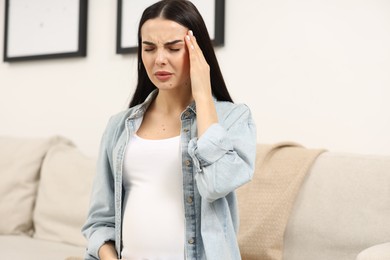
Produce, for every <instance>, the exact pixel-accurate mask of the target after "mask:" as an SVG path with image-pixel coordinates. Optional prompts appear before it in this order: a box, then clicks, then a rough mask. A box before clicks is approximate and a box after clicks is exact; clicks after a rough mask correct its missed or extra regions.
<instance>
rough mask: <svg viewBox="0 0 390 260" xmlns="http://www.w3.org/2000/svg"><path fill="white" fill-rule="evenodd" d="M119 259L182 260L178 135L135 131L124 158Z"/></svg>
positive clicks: (182, 207)
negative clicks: (147, 134) (155, 135)
mask: <svg viewBox="0 0 390 260" xmlns="http://www.w3.org/2000/svg"><path fill="white" fill-rule="evenodd" d="M123 173H124V174H123V185H124V188H125V191H126V192H125V194H126V195H125V197H124V216H123V227H122V228H123V233H122V234H123V235H122V236H123V237H122V239H123V250H122V258H123V259H126V260H146V259H147V260H183V259H184V240H185V223H184V221H185V217H184V204H183V176H182V170H181V151H180V136H177V137H172V138H168V139H162V140H146V139H143V138H140V137H138V136H137V135H134V136H133V137H132V138H130V140H129V144H128V146H127V150H126V153H125V160H124V171H123Z"/></svg>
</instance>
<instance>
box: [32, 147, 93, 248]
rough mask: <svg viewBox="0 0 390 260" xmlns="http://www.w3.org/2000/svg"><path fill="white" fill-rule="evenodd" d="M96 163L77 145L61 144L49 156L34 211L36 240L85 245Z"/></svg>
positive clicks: (47, 156)
mask: <svg viewBox="0 0 390 260" xmlns="http://www.w3.org/2000/svg"><path fill="white" fill-rule="evenodd" d="M94 172H95V160H94V159H92V158H88V157H86V156H84V155H83V154H82V153H81V151H79V150H78V149H77V147H75V146H71V145H65V144H59V145H56V146H53V147H52V148H51V149H50V150H49V151H48V153H47V155H46V158H45V160H44V162H43V166H42V171H41V181H40V183H39V188H38V196H37V202H36V207H35V211H34V216H33V218H34V224H35V233H34V238H40V239H47V240H51V241H58V242H65V243H69V244H74V245H79V246H85V245H86V241H85V239H84V237H83V236H82V234H81V227H82V225H83V224H84V222H85V220H86V216H87V211H88V206H89V199H90V193H91V189H92V180H93V176H94Z"/></svg>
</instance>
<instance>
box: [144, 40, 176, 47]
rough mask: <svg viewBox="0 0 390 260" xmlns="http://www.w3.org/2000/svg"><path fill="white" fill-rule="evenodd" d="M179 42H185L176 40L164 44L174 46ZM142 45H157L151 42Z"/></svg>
mask: <svg viewBox="0 0 390 260" xmlns="http://www.w3.org/2000/svg"><path fill="white" fill-rule="evenodd" d="M179 42H183V40H174V41H171V42H166V43H164V46H169V45H174V44H176V43H179ZM142 43H143V44H145V45H152V46H155V45H156V44H155V43H153V42H149V41H143V42H142Z"/></svg>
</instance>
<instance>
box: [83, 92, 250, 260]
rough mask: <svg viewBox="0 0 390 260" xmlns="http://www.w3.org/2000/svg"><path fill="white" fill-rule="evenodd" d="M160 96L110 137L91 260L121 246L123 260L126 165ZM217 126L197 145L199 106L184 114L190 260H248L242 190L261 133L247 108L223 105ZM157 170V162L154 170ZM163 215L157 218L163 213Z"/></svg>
mask: <svg viewBox="0 0 390 260" xmlns="http://www.w3.org/2000/svg"><path fill="white" fill-rule="evenodd" d="M156 95H157V91H154V92H152V93H151V94H150V95H149V96H148V97H147V99H146V100H145V102H144V103H142V104H140V105H137V106H134V107H132V108H130V109H128V110H126V111H123V112H121V113H119V114H117V115H115V116H113V117H111V119H110V121H109V123H108V125H107V128H106V130H105V132H104V134H103V137H102V141H101V147H100V153H99V159H98V165H97V173H96V177H95V181H94V185H93V191H92V197H91V198H92V200H91V205H90V210H89V214H88V218H87V221H86V223H85V225H84V227H83V229H82V232H83V234H84V236H85V237H86V238H87V240H88V247H87V252H86V256H85V259H87V260H89V259H99V257H98V250H99V248H100V247H101V246H102V245H103V244H104V243H105V242H107V241H115V248H116V251H117V253H118V255H119V256H120V253H121V250H122V245H121V238H122V228H121V227H122V216H123V198H124V189H123V186H122V171H123V158H124V152H125V150H126V145H127V143H128V140H129V138H130V136H131V135H133V134H134V133H136V131H137V130H138V128H139V126H140V125H141V122H142V119H143V115H144V113H145V111H146V109H147V108H148V106H149V105H150V103H151V102H152V101H153V99H154V98H155V96H156ZM214 102H215V107H216V110H217V114H218V121H219V122H218V123H216V124H213V125H211V126H210V127H209V128H208V129H207V130H206V131H205V132H204V133H203V135H202V136H201V137H200V138H198V137H197V124H196V107H195V103H192V104H191V105H189V106H188V107H187V108H186V109H185V110H184V111H183V112H182V114H181V134H180V135H181V137H180V138H181V141H180V142H181V151H182V172H183V195H184V198H183V204H184V212H185V230H186V231H185V239H186V240H185V245H183V246H184V247H185V259H187V260H205V259H207V260H219V259H220V260H237V259H241V257H240V251H239V248H238V243H237V239H236V234H237V231H238V224H239V223H238V211H237V201H236V195H235V192H234V191H235V189H237V188H238V187H240V186H241V185H243V184H245V183H247V182H249V181H250V180H251V179H252V177H253V172H254V162H255V154H256V127H255V124H254V122H253V120H252V117H251V113H250V110H249V108H248V107H247V106H245V105H236V104H233V103H231V102H221V101H216V100H214ZM151 163H153V162H151ZM156 214H158V212H156Z"/></svg>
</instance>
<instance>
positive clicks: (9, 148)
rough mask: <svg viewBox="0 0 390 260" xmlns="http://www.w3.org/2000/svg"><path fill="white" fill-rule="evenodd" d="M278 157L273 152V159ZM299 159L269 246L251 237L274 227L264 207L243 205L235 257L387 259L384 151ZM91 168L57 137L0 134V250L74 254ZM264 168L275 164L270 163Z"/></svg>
mask: <svg viewBox="0 0 390 260" xmlns="http://www.w3.org/2000/svg"><path fill="white" fill-rule="evenodd" d="M261 147H262V145H260V146H259V148H260V149H261ZM259 148H258V150H260V149H259ZM301 149H304V148H301ZM284 163H285V160H280V159H279V161H276V164H275V165H277V166H278V167H279V166H281V165H283V164H284ZM263 164H264V163H262V162H258V164H257V166H256V173H255V179H254V181H253V183H252V185H253V187H254V188H253V189H252V192H253V191H254V190H256V188H258V187H257V186H256V185H257V184H256V183H257V182H256V178H257V177H258V176H259V177H260V176H263V174H264V172H262V171H261V169H260V168H261V165H263ZM306 166H309V167H307V172H306V173H305V175H304V177H303V180H302V183H300V184H299V185H296V186H299V190H298V192H297V194H296V197H294V198H293V200H292V201H293V203H292V204H291V209H289V210H288V211H286V210H285V212H288V213H289V214H288V215H287V218H286V219H287V222H286V223H285V224H283V225H280V223H279V222H283V221H282V220H281V221H279V219H282V218H279V217H280V216H281V215H282V214H276V215H277V217H275V218H273V221H274V223H276V224H275V226H282V227H283V226H285V228H283V230H282V231H281V234H282V241H281V243H279V244H278V245H277V246H272V245H271V246H268V248H267V246H265V245H264V242H263V240H261V241H260V240H257V238H258V234H259V232H261V230H264V229H265V230H272V229H273V228H274V226H271V227H269V225H268V226H267V225H266V222H262V219H263V218H262V217H259V216H260V215H263V214H264V215H266V214H267V213H266V212H264V213H261V214H258V213H257V211H256V210H253V211H251V210H249V211H244V212H243V214H242V216H241V219H242V220H243V221H246V223H250V227H251V230H252V231H253V232H252V233H251V234H252V235H253V237H250V236H249V237H248V235H245V236H240V239H245V241H247V242H245V243H248V244H251V246H254V247H256V250H252V252H256V254H253V255H251V254H250V253H251V252H249V253H248V248H250V247H245V246H243V249H242V251H243V253H245V256H244V257H243V259H248V260H249V259H256V260H261V259H277V257H275V255H276V256H278V257H280V258H283V259H286V260H322V259H323V260H325V259H326V260H329V259H332V260H342V259H351V260H352V259H357V260H369V259H370V260H373V259H376V260H385V259H390V243H389V242H390V156H375V155H372V156H369V155H357V154H341V153H333V152H323V153H319V156H318V158H317V157H315V159H313V161H312V162H311V163H310V164H306ZM94 171H95V160H94V159H91V158H88V157H86V156H84V155H83V154H82V153H81V152H80V151H79V150H78V149H77V147H75V146H74V145H73V144H72V143H71V142H70V141H69V140H67V139H65V138H62V137H52V138H47V139H32V138H12V137H0V178H1V179H0V217H1V220H0V254H1V256H0V258H1V259H16V260H18V259H28V260H35V259H36V260H56V259H58V260H64V259H69V260H72V259H80V258H82V257H83V255H84V252H85V245H86V241H85V240H84V238H83V237H82V235H81V234H80V229H81V226H82V225H83V223H84V221H85V218H86V215H87V210H88V204H89V195H90V191H91V186H92V180H93V175H94ZM270 172H276V170H275V169H272V167H271V169H270ZM280 180H282V179H280ZM248 187H249V186H248ZM261 187H263V188H262V189H269V190H270V192H269V194H270V196H271V201H272V199H273V198H272V196H275V197H277V196H280V194H282V193H283V192H277V193H275V192H273V191H272V189H273V186H272V184H271V183H270V184H268V183H267V182H261ZM264 187H265V188H264ZM240 192H241V191H240ZM263 193H266V194H268V193H267V192H263ZM245 196H251V197H253V198H254V201H255V203H257V205H259V207H258V208H262V207H263V205H264V204H267V201H268V204H269V205H271V206H272V203H269V200H267V201H263V200H262V199H261V197H258V196H256V193H254V194H253V193H250V192H249V193H246V194H245ZM245 196H242V194H240V196H239V203H240V205H241V206H240V207H242V205H245V203H247V201H248V199H247V198H246V199H245ZM287 197H291V196H287ZM269 205H268V206H269ZM256 208H257V207H256ZM254 213H256V214H257V215H256V214H254ZM243 226H244V225H243ZM252 235H251V236H252ZM262 236H265V237H272V236H274V233H273V232H270V233H267V232H262ZM242 241H244V240H242ZM242 241H240V245H241V246H242ZM279 242H280V241H279ZM259 248H260V249H259ZM275 252H277V253H276V254H274V253H275ZM212 260H214V259H212Z"/></svg>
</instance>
